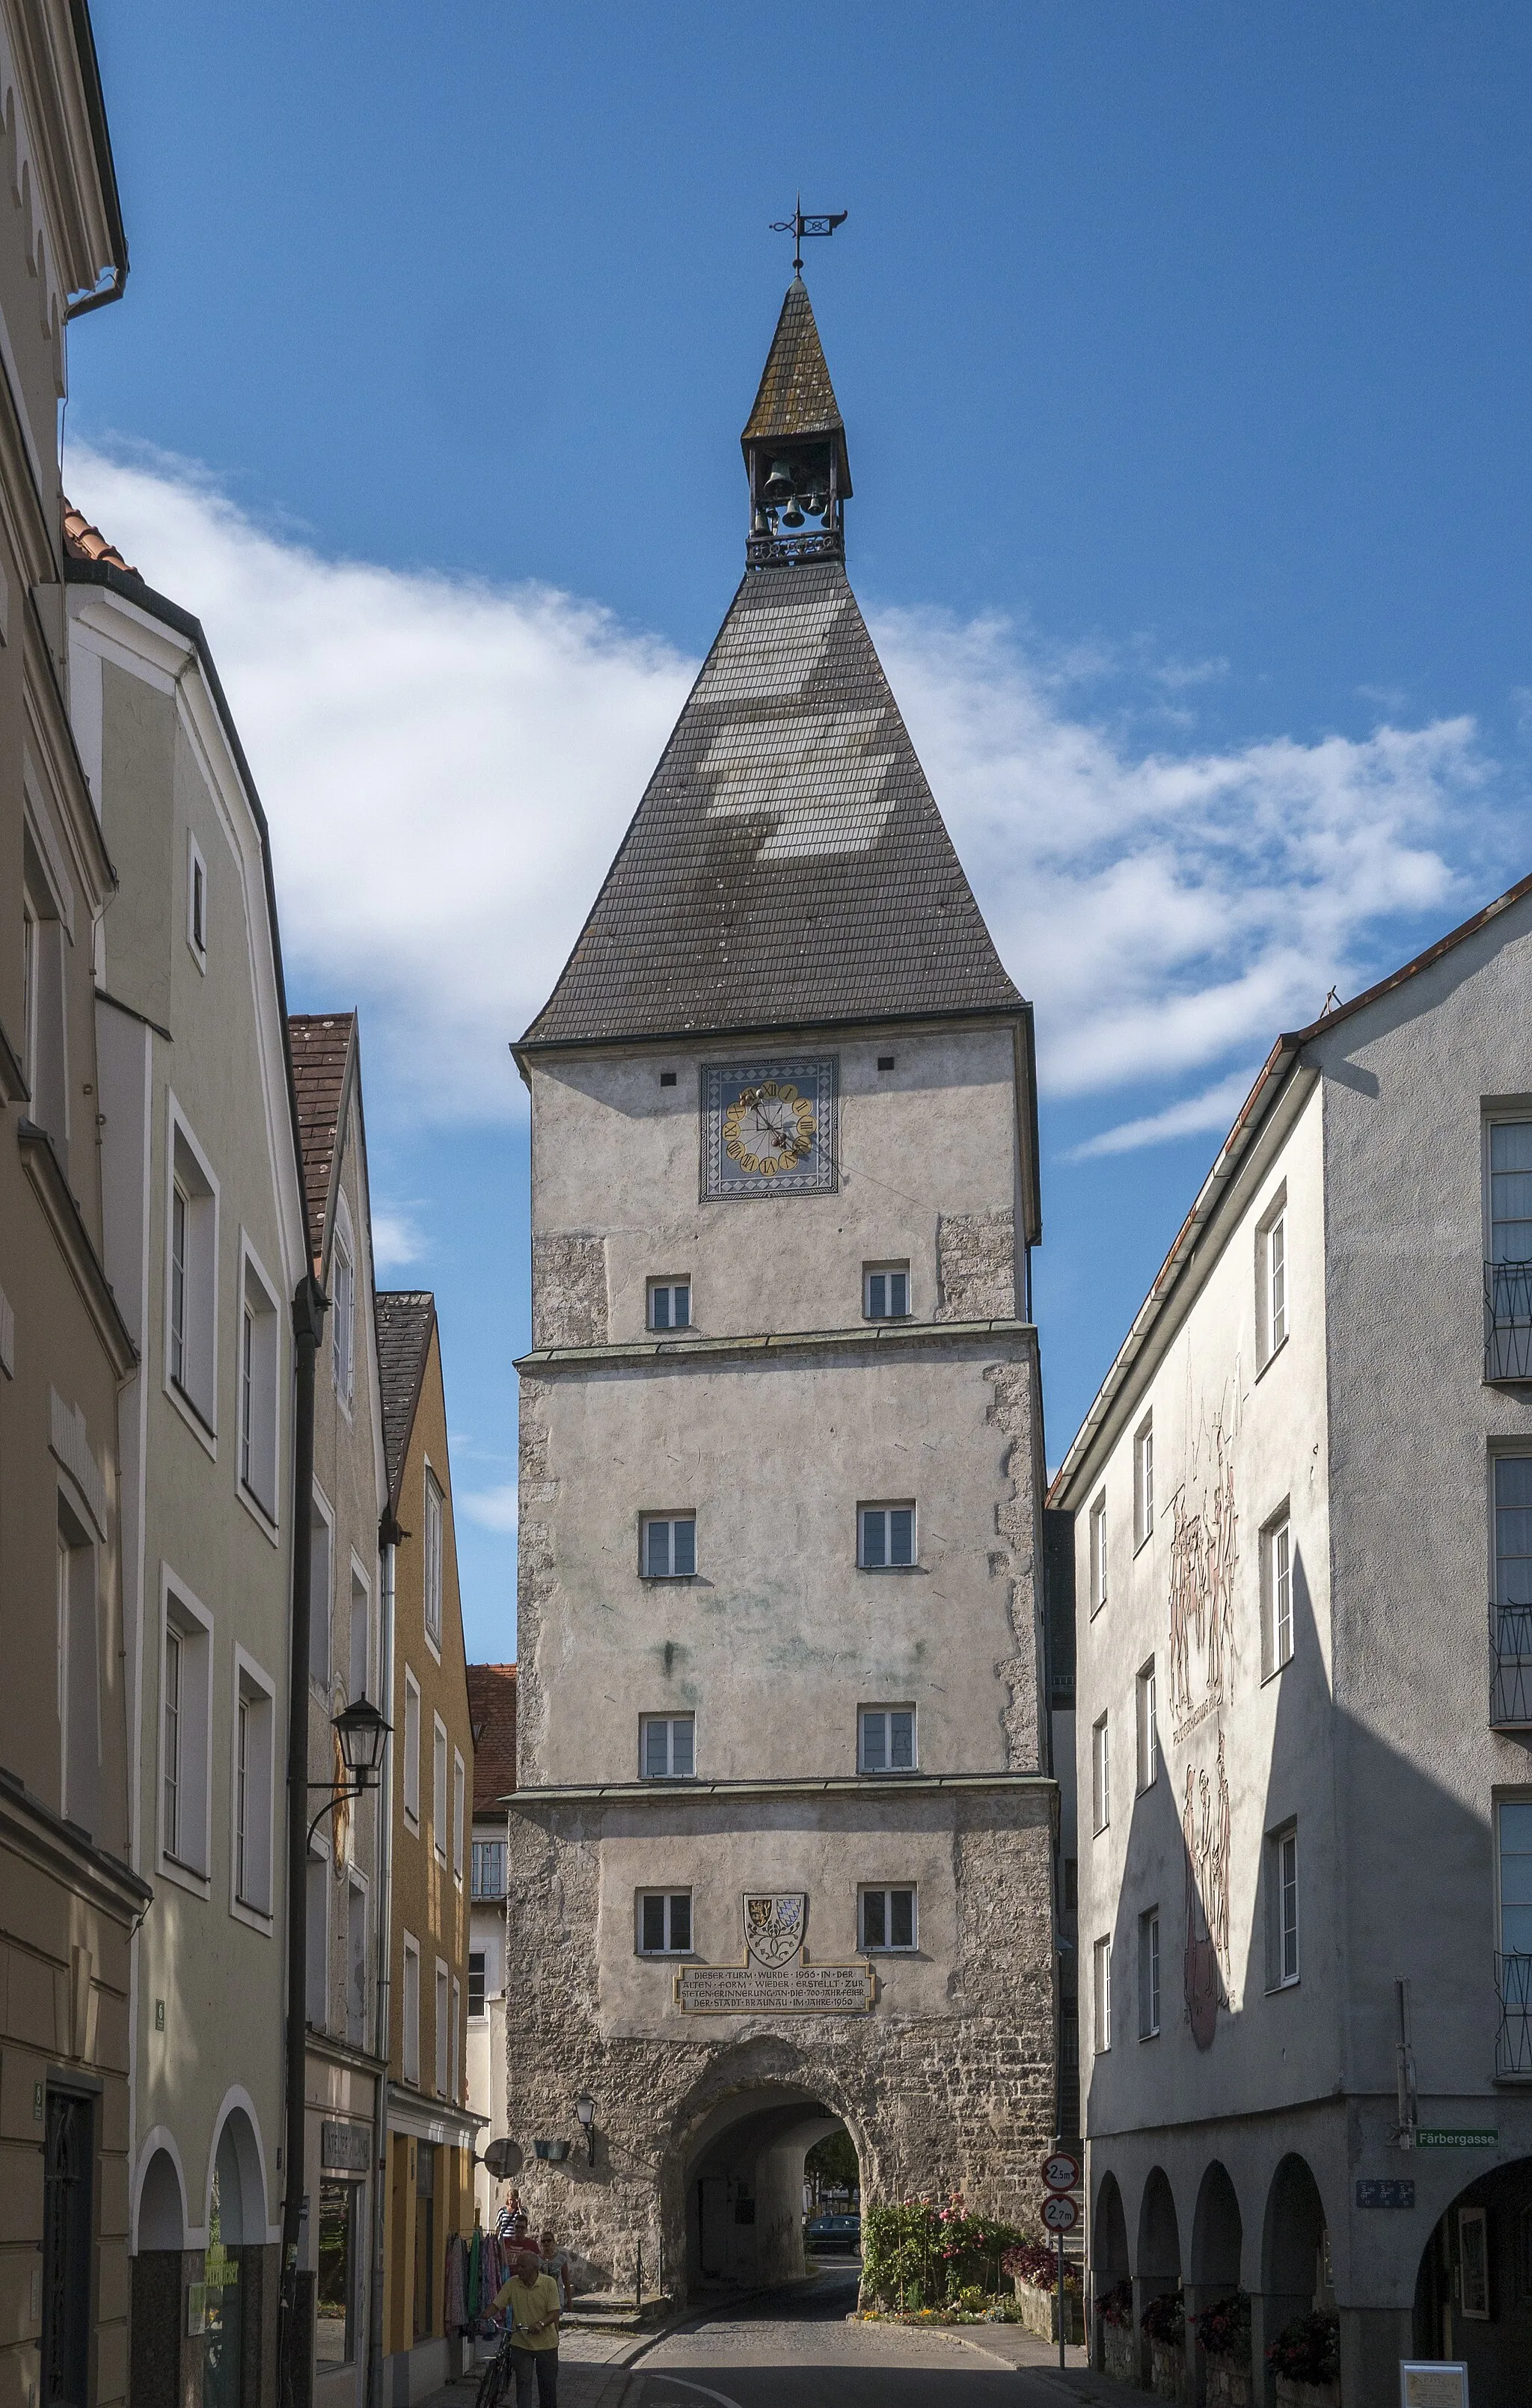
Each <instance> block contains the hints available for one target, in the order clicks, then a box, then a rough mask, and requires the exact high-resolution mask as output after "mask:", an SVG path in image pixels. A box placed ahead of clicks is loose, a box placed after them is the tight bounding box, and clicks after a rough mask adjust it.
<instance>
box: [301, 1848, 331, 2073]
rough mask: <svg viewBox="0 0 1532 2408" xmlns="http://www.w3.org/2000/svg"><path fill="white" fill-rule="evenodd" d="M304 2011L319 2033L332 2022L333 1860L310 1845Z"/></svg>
mask: <svg viewBox="0 0 1532 2408" xmlns="http://www.w3.org/2000/svg"><path fill="white" fill-rule="evenodd" d="M304 1985H305V1990H306V1994H307V1996H306V2003H305V2008H304V2012H305V2014H307V2016H308V2019H309V2021H310V2023H311V2025H312V2026H313V2028H314V2029H315V2031H325V2030H326V2029H327V2028H328V2026H329V2020H330V1860H329V1858H328V1856H322V1855H321V1854H320V1853H319V1852H318V1850H317V1848H316V1846H315V1843H314V1842H312V1841H311V1842H310V1844H309V1891H308V1949H307V1955H306V1957H305V1962H304Z"/></svg>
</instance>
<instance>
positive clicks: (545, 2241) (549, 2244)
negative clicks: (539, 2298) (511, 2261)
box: [538, 2225, 574, 2309]
mask: <svg viewBox="0 0 1532 2408" xmlns="http://www.w3.org/2000/svg"><path fill="white" fill-rule="evenodd" d="M538 2255H539V2257H541V2259H542V2272H543V2273H544V2274H551V2275H552V2277H553V2279H554V2281H555V2282H556V2284H557V2286H558V2296H559V2298H560V2299H561V2300H562V2301H563V2303H564V2305H565V2307H566V2308H567V2309H568V2308H572V2307H573V2305H574V2283H573V2279H572V2277H571V2273H570V2253H569V2251H568V2250H567V2249H560V2247H559V2245H558V2235H557V2233H556V2232H555V2231H554V2229H553V2228H552V2226H551V2225H550V2226H549V2227H548V2229H547V2230H546V2231H543V2232H540V2233H539V2234H538Z"/></svg>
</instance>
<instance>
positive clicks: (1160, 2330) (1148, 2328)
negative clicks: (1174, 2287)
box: [1138, 2291, 1186, 2342]
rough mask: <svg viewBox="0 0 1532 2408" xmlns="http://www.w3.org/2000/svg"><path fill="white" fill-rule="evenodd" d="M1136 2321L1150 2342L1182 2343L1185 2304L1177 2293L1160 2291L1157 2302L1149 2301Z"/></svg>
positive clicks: (1184, 2332) (1184, 2334)
mask: <svg viewBox="0 0 1532 2408" xmlns="http://www.w3.org/2000/svg"><path fill="white" fill-rule="evenodd" d="M1138 2321H1139V2323H1140V2325H1141V2326H1142V2327H1143V2329H1144V2330H1145V2332H1147V2333H1148V2335H1149V2339H1150V2341H1167V2342H1178V2341H1184V2340H1185V2338H1186V2302H1185V2300H1183V2299H1182V2297H1181V2295H1180V2293H1179V2291H1162V2292H1161V2294H1160V2296H1159V2298H1158V2299H1157V2300H1150V2301H1149V2305H1148V2307H1147V2308H1146V2309H1145V2310H1144V2313H1143V2315H1141V2316H1140V2317H1139V2319H1138Z"/></svg>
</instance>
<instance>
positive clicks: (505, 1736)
mask: <svg viewBox="0 0 1532 2408" xmlns="http://www.w3.org/2000/svg"><path fill="white" fill-rule="evenodd" d="M468 1686H469V1718H470V1721H471V1723H472V1725H473V1811H474V1813H476V1814H492V1813H494V1812H495V1809H496V1804H497V1801H498V1800H499V1799H501V1798H503V1797H505V1796H506V1794H507V1792H508V1791H510V1790H512V1789H514V1787H515V1785H516V1668H515V1666H514V1665H513V1664H470V1666H469V1668H468Z"/></svg>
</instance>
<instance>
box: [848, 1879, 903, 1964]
mask: <svg viewBox="0 0 1532 2408" xmlns="http://www.w3.org/2000/svg"><path fill="white" fill-rule="evenodd" d="M861 1944H862V1949H863V1951H864V1953H865V1952H868V1951H874V1950H875V1951H876V1952H877V1953H878V1954H879V1955H882V1956H886V1955H888V1954H889V1953H890V1952H891V1951H893V1950H896V1949H906V1948H913V1947H914V1946H915V1892H914V1890H913V1889H864V1890H863V1891H862V1893H861Z"/></svg>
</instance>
